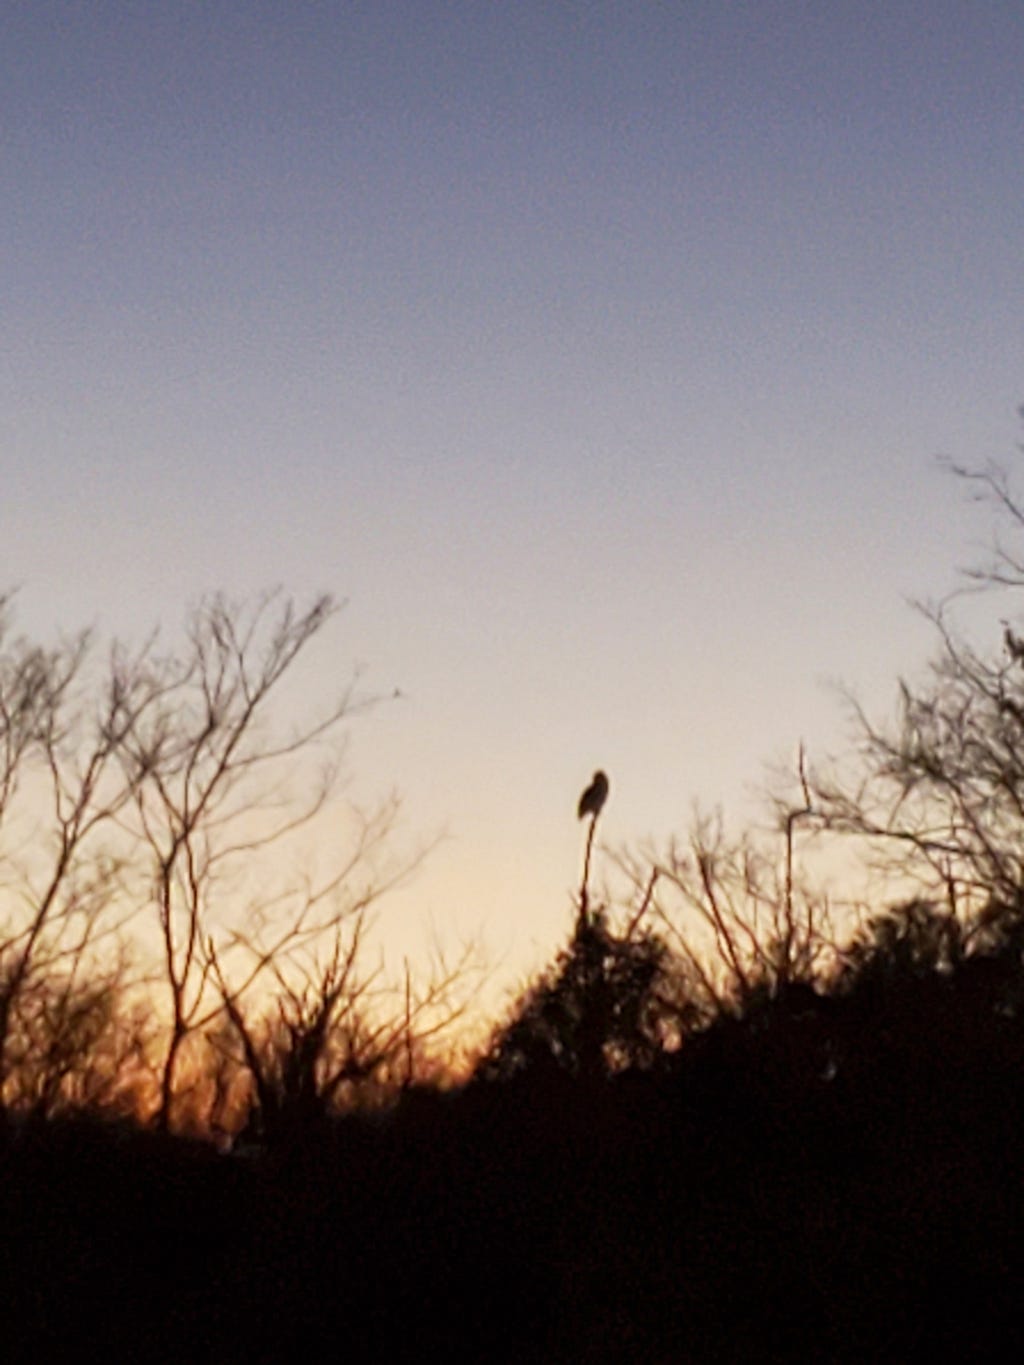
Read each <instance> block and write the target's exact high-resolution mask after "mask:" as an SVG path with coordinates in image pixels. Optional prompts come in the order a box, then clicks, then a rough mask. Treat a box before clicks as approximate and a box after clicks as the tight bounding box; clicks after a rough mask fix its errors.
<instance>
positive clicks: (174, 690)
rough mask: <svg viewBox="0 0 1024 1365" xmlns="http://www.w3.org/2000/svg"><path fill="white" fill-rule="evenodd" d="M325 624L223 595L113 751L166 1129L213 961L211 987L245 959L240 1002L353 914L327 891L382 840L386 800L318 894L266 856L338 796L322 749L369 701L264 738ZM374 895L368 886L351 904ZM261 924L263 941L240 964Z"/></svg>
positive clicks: (204, 1014)
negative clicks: (143, 929) (164, 1004)
mask: <svg viewBox="0 0 1024 1365" xmlns="http://www.w3.org/2000/svg"><path fill="white" fill-rule="evenodd" d="M334 611H335V605H334V603H333V602H332V600H331V599H330V598H329V597H326V596H321V597H318V598H316V599H315V600H314V601H313V602H312V603H311V604H310V606H309V607H307V608H305V609H299V608H297V607H296V606H295V604H294V603H293V602H291V601H290V600H283V599H281V598H279V597H278V596H277V595H275V594H272V595H268V596H264V597H262V598H260V599H259V600H258V601H257V602H256V603H255V604H252V605H248V606H246V605H242V606H236V605H233V604H231V603H229V602H228V601H227V600H226V599H225V598H223V597H220V596H218V597H214V598H211V599H208V600H207V601H205V602H203V603H201V604H200V606H199V607H197V608H196V610H195V611H194V612H193V614H192V616H191V618H190V621H189V624H188V631H187V648H186V651H185V653H184V655H183V656H182V657H180V658H177V657H171V658H168V659H164V660H153V661H152V664H151V667H152V678H153V683H152V686H153V691H154V693H155V695H157V696H158V698H159V701H158V703H157V704H154V705H151V706H149V707H147V708H145V709H143V710H141V711H138V712H136V714H135V715H134V716H133V718H132V720H131V723H130V724H128V725H127V726H126V727H125V731H124V733H123V735H122V738H121V743H120V747H119V756H120V758H121V762H122V767H123V770H124V774H125V782H126V785H127V788H128V790H129V791H130V792H131V797H132V802H131V812H130V818H128V819H126V825H127V826H128V827H129V828H130V830H131V832H132V834H133V836H134V837H135V838H136V839H137V840H138V843H139V846H140V847H141V848H142V849H143V850H145V854H146V857H147V859H148V865H149V869H150V876H151V879H152V880H151V888H152V889H151V893H150V894H151V903H152V905H153V908H154V910H155V915H156V920H157V924H158V927H159V941H160V957H161V963H162V976H163V981H164V986H165V988H166V992H167V997H168V1003H169V1016H170V1024H169V1034H168V1045H167V1050H166V1055H165V1058H164V1062H163V1065H162V1070H161V1099H160V1106H159V1115H158V1116H159V1120H160V1122H161V1123H162V1124H164V1125H167V1124H169V1123H170V1121H171V1111H172V1103H173V1097H174V1088H175V1074H176V1064H177V1061H178V1057H179V1053H180V1051H181V1048H182V1045H183V1043H184V1042H185V1040H186V1038H187V1037H188V1036H189V1035H190V1033H192V1032H193V1031H194V1030H196V1029H200V1028H202V1027H204V1026H205V1025H206V1024H207V1023H209V1022H210V1020H211V1019H213V1017H214V1016H215V1015H216V1013H217V1011H218V1009H219V1008H220V1003H221V994H220V993H218V991H217V990H215V989H213V988H212V984H211V972H212V970H213V967H214V963H215V961H219V964H220V965H219V967H218V973H219V976H218V981H219V984H220V985H221V986H223V985H224V983H225V981H226V977H225V967H224V960H225V957H226V956H229V955H230V954H231V953H232V951H233V950H234V949H236V948H238V947H244V948H245V949H246V950H247V952H248V953H249V954H250V956H251V957H252V958H253V960H252V961H250V963H249V966H248V972H247V976H246V978H245V979H244V980H242V981H241V982H236V983H235V984H234V985H233V986H232V987H231V994H232V996H238V995H240V994H241V993H242V992H243V991H244V990H245V989H246V987H247V986H248V985H249V984H250V983H251V982H252V981H253V980H254V979H255V978H256V977H257V976H258V975H259V974H260V973H261V972H262V971H263V970H264V969H265V968H266V967H267V966H268V965H269V964H271V963H274V962H275V961H277V960H278V959H279V957H280V955H281V954H283V953H285V952H286V951H289V950H291V949H294V948H295V947H297V946H301V945H303V944H306V943H308V942H310V941H313V940H315V939H316V938H318V937H320V936H322V935H323V934H325V933H327V932H328V931H329V930H330V929H331V928H333V927H334V926H335V925H336V924H337V923H338V922H339V920H340V919H341V918H342V917H344V916H345V915H347V914H350V913H352V908H353V907H352V903H351V898H350V899H349V900H339V899H338V897H337V896H336V895H335V893H337V892H338V891H339V889H340V888H342V887H343V885H344V884H345V882H346V880H347V879H349V878H351V877H352V876H354V874H355V872H356V870H357V868H362V865H363V864H364V863H365V862H366V861H367V859H368V857H369V855H370V854H371V852H372V851H373V849H374V848H376V846H377V845H379V843H380V842H381V840H382V839H383V838H384V836H385V835H386V834H387V833H388V832H389V830H390V827H391V823H392V819H393V815H394V806H393V803H388V804H386V805H385V806H384V807H382V808H381V810H380V811H378V812H377V813H376V814H375V815H374V816H373V817H371V818H370V819H369V820H368V821H364V822H363V824H362V828H361V831H360V835H359V836H358V837H357V838H356V840H355V846H354V849H343V851H342V853H341V854H340V856H339V857H337V858H335V859H334V861H333V865H332V866H331V868H330V870H329V871H328V872H327V873H326V874H325V875H324V876H323V877H322V878H321V879H320V881H319V883H317V884H314V883H313V881H312V878H311V877H310V875H309V874H308V873H306V872H303V873H302V874H300V875H299V877H298V878H297V880H296V881H292V882H288V881H286V880H285V881H282V874H276V875H275V873H274V872H273V871H272V870H271V869H270V862H269V859H267V857H266V855H267V854H268V853H269V852H270V851H271V850H272V849H273V850H275V851H280V850H281V848H282V845H284V844H286V842H287V841H289V840H291V839H292V838H293V837H294V836H295V835H297V834H298V833H300V832H302V831H311V830H312V827H313V824H314V821H315V820H316V818H317V817H318V816H319V815H320V814H321V813H322V812H323V811H324V810H325V807H326V804H327V802H328V799H329V798H330V797H331V796H332V795H333V794H334V792H335V785H336V779H337V776H338V762H337V759H338V755H337V751H336V748H335V747H331V746H332V744H333V742H334V741H336V739H337V737H338V732H339V727H340V726H341V723H342V722H343V721H344V720H346V719H347V718H349V717H351V716H352V715H353V714H354V713H355V712H356V711H357V710H358V709H359V708H360V707H364V706H366V705H368V704H370V702H371V700H372V699H370V698H368V697H364V698H357V697H356V696H355V693H354V690H353V685H352V684H350V685H349V686H348V687H347V688H346V689H345V690H344V691H343V692H342V695H341V696H340V698H339V699H338V700H337V701H336V702H335V703H334V704H333V705H332V706H330V707H328V709H327V710H326V711H325V712H324V713H323V714H320V715H318V716H317V717H316V718H315V719H313V720H311V721H308V722H307V723H306V724H304V725H302V726H300V727H299V728H298V729H295V730H293V731H292V732H291V733H290V734H287V735H285V736H283V737H279V736H278V735H277V734H276V732H275V731H274V729H273V726H272V719H273V717H272V714H271V713H272V703H273V701H274V698H275V696H276V694H277V693H278V692H279V690H280V688H281V684H282V681H283V680H284V678H285V677H286V675H287V674H288V673H289V671H290V670H291V669H292V666H293V665H294V664H295V662H296V660H297V659H298V657H299V655H300V654H302V653H303V651H304V650H305V649H306V647H307V646H308V645H309V643H310V642H311V641H312V639H313V638H314V637H315V636H316V635H317V634H318V633H319V632H320V630H321V629H322V627H323V626H324V625H325V624H326V622H327V621H328V620H330V618H331V616H332V615H333V613H334ZM325 746H326V747H325ZM317 754H319V755H320V756H321V758H322V760H323V761H322V762H321V765H320V768H319V771H318V772H317V773H316V775H315V776H314V775H313V774H311V773H310V770H309V763H308V760H309V759H310V758H311V757H314V756H315V755H317ZM300 776H301V779H302V784H303V785H302V787H301V790H299V791H297V789H296V788H297V780H298V777H300ZM338 843H339V845H340V844H342V840H341V838H340V837H339V839H338ZM311 852H312V851H310V856H311ZM261 859H262V861H260V860H261ZM256 865H259V866H262V867H264V868H265V869H267V872H266V874H265V877H264V879H263V881H262V884H261V885H260V887H259V890H258V891H256V892H252V891H250V892H248V893H246V891H245V887H244V883H245V881H246V878H248V881H249V884H250V885H251V884H252V881H253V877H252V872H253V868H254V866H256ZM362 870H363V871H364V875H365V869H362ZM379 891H380V886H379V885H377V884H373V885H371V886H370V887H368V889H367V890H366V892H365V894H363V895H361V896H360V895H359V894H357V895H356V900H363V901H365V900H366V899H367V898H368V897H370V896H371V895H376V894H378V893H379ZM260 925H262V926H269V931H268V934H267V935H265V936H264V937H263V938H262V939H259V940H258V941H259V942H260V945H261V946H260V948H259V950H258V951H256V952H255V953H253V951H252V950H253V945H254V943H256V942H257V936H256V935H255V934H254V926H260Z"/></svg>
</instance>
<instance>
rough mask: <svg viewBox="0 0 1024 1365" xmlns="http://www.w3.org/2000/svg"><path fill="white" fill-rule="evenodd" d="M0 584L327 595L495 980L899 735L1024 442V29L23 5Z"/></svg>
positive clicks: (430, 11)
mask: <svg viewBox="0 0 1024 1365" xmlns="http://www.w3.org/2000/svg"><path fill="white" fill-rule="evenodd" d="M0 64H2V81H0V128H2V143H0V149H2V168H3V169H2V183H3V206H4V207H3V213H2V215H0V243H2V250H0V290H2V301H3V320H4V326H3V335H2V339H0V389H2V401H0V465H2V473H3V480H2V486H0V546H2V552H0V567H2V573H0V583H5V584H20V585H22V587H21V592H20V598H19V620H20V624H21V625H22V627H24V628H25V629H26V630H28V631H30V632H33V633H36V634H39V635H41V636H50V635H52V633H53V632H54V631H55V630H56V629H58V628H63V629H66V630H71V629H74V628H77V627H79V626H82V625H87V624H96V625H98V626H99V627H100V628H101V629H102V630H105V631H111V632H121V633H129V634H130V633H136V634H138V633H141V632H142V631H143V630H144V629H145V628H147V627H148V626H150V625H152V624H153V623H155V622H157V621H160V622H163V623H164V624H165V625H166V626H168V627H171V628H172V627H174V626H175V625H176V624H177V623H178V622H179V621H180V619H181V617H182V615H183V612H184V609H185V607H186V606H187V605H188V603H189V602H190V601H193V600H195V599H196V598H197V597H198V596H199V595H200V594H201V593H202V592H204V591H206V590H209V589H216V588H223V589H226V590H228V591H230V592H232V593H236V594H251V593H254V592H256V591H258V590H259V589H261V588H263V587H266V586H267V585H271V584H276V583H281V584H284V585H285V586H286V587H287V588H288V589H289V590H292V591H294V592H295V593H297V594H299V595H307V594H309V593H311V592H313V591H315V590H316V589H320V588H326V589H329V590H331V591H334V592H336V593H337V594H339V595H340V596H342V597H345V598H347V599H349V606H348V609H347V611H346V613H345V614H344V615H343V617H342V618H341V619H340V620H339V622H338V623H337V626H336V627H335V628H334V629H333V630H332V632H331V634H330V636H329V638H325V640H324V641H323V642H322V643H321V645H320V646H319V647H318V650H317V652H316V653H315V655H312V656H311V657H310V661H309V662H310V671H309V672H307V673H306V674H305V675H304V676H305V678H306V680H307V683H308V686H309V687H310V689H311V691H313V692H314V693H315V692H317V690H318V689H320V690H322V693H323V695H325V696H326V695H329V694H330V693H332V692H333V691H334V690H335V688H336V685H337V684H340V683H341V682H343V681H344V679H345V678H346V677H347V676H348V673H349V670H350V668H351V665H352V663H353V662H354V661H357V660H358V661H360V662H362V663H363V664H365V666H366V674H365V677H366V681H367V683H368V685H370V686H379V687H381V688H382V689H388V690H389V689H390V688H392V687H393V686H395V685H398V686H400V687H401V689H402V690H403V692H404V693H405V694H406V696H405V699H404V700H403V701H401V702H399V703H396V704H395V705H392V706H388V707H385V708H383V709H382V710H380V711H378V712H377V713H375V714H374V715H373V716H372V717H370V718H368V719H365V720H362V721H359V722H358V723H357V724H356V725H355V726H354V728H353V731H352V742H351V749H350V767H351V773H352V787H351V790H352V792H353V794H355V795H357V796H359V797H361V798H362V799H364V800H369V799H372V797H373V796H374V795H375V794H380V793H383V792H386V791H388V790H389V789H391V788H392V787H397V788H398V789H400V790H401V791H402V792H403V793H404V796H405V823H404V833H403V838H404V840H405V841H406V843H407V844H408V845H412V844H413V843H415V841H416V840H417V839H427V838H429V837H431V836H432V835H433V834H434V833H436V832H437V831H439V830H441V829H444V830H446V831H447V834H448V838H447V839H446V841H445V842H444V843H443V844H442V845H441V846H440V848H439V849H438V850H437V851H436V852H435V853H434V855H433V857H432V859H431V860H430V863H429V864H428V867H427V868H426V870H425V871H423V872H422V873H421V874H420V875H419V877H418V879H417V881H416V882H415V883H414V886H413V888H412V890H411V892H409V893H408V894H407V895H406V896H405V897H403V899H402V903H401V914H402V916H403V917H404V921H403V922H404V923H405V924H406V925H407V928H408V932H409V934H410V935H411V936H412V937H413V938H414V937H415V936H416V935H417V934H419V933H420V932H421V930H422V926H423V925H424V924H431V925H433V926H434V928H435V929H436V930H437V931H438V932H439V933H440V934H441V936H442V937H447V936H457V935H459V934H469V933H473V932H477V931H479V932H481V933H482V935H483V937H484V941H485V943H486V945H487V947H488V950H489V951H490V952H491V953H492V955H493V956H494V958H495V959H496V960H497V959H501V961H502V962H503V963H504V964H505V968H506V969H507V970H516V969H519V968H520V967H521V965H522V964H523V963H524V962H526V961H536V960H539V957H540V956H543V954H544V953H546V952H547V951H549V950H550V948H551V947H552V946H553V945H554V943H555V942H556V941H557V939H558V938H559V936H560V935H562V934H563V933H564V932H565V930H566V929H567V927H568V925H569V922H570V917H571V910H570V900H569V897H570V891H571V887H572V885H573V882H574V879H575V877H576V876H577V872H578V865H579V856H580V850H581V841H580V830H579V828H578V826H577V825H576V823H575V820H574V806H575V801H576V798H577V795H578V793H579V791H580V789H581V788H582V786H583V785H584V784H585V782H586V781H587V780H588V779H589V776H590V773H591V771H592V770H593V768H594V767H595V766H597V765H598V764H600V765H603V766H605V767H606V768H607V769H608V771H609V773H610V775H611V779H612V795H611V799H610V801H609V805H608V808H607V812H606V816H605V818H604V820H603V822H602V833H603V835H604V837H605V839H606V840H607V841H608V843H609V844H611V845H613V846H618V845H621V844H624V843H631V844H635V843H636V842H637V841H640V840H642V839H646V838H648V837H653V838H655V839H658V840H661V839H663V838H665V837H666V836H667V835H668V834H669V833H671V832H672V831H676V832H681V831H683V830H685V828H686V826H687V825H688V823H689V820H690V816H691V811H692V806H693V803H694V801H700V802H701V803H702V804H704V805H705V806H713V805H715V804H716V803H721V804H723V805H724V807H725V809H726V812H727V813H728V814H731V815H733V816H734V817H735V818H737V819H738V820H740V821H742V820H745V819H748V818H750V816H751V814H752V813H753V814H756V813H757V811H758V808H757V806H756V805H755V804H754V803H753V801H752V799H751V795H750V793H751V789H752V788H754V787H756V786H757V785H758V784H759V783H760V782H761V781H762V778H763V771H764V764H765V763H766V762H771V761H774V760H779V759H783V760H784V759H785V758H786V757H787V756H788V755H790V754H792V752H793V751H794V748H795V745H796V742H797V741H798V739H799V738H800V737H801V736H802V737H803V738H804V739H805V740H806V741H807V742H808V744H809V746H810V749H811V752H812V755H817V754H820V753H822V752H824V751H825V750H830V749H831V750H841V749H842V748H843V747H844V744H845V739H844V736H845V733H846V722H845V720H844V717H843V713H842V711H841V708H840V706H839V704H838V702H837V699H836V697H835V695H834V694H833V693H832V692H831V691H830V690H829V688H828V687H827V686H826V682H827V680H829V679H836V680H841V681H842V682H844V683H846V684H849V685H850V686H852V687H853V688H855V689H856V690H857V691H858V692H859V693H860V694H861V695H862V696H863V697H864V698H865V699H866V700H867V701H869V702H871V703H875V704H878V705H884V704H885V703H886V702H887V700H888V699H889V698H890V697H891V695H892V692H893V683H894V680H895V677H896V675H897V674H898V673H899V672H900V671H908V670H909V671H913V670H914V669H916V668H918V667H919V666H920V665H921V663H922V662H923V660H924V659H925V657H926V655H927V653H928V650H929V647H930V643H931V637H930V635H929V632H928V630H927V629H926V628H925V626H924V625H923V623H922V622H920V621H919V620H917V619H916V618H915V617H914V615H913V614H912V612H911V611H910V610H909V608H908V607H907V604H906V599H907V598H908V597H909V596H926V595H929V594H939V593H941V592H942V591H943V590H944V589H946V588H948V587H949V586H950V585H951V581H952V573H953V568H954V566H955V564H956V563H957V562H960V561H963V560H964V559H966V558H969V557H970V552H971V546H972V543H973V542H974V541H984V539H985V536H986V533H987V529H988V528H987V523H986V522H985V520H984V518H983V517H982V518H980V519H979V518H978V517H977V516H974V515H973V514H972V513H971V512H970V510H969V509H968V507H967V506H966V504H965V501H964V498H963V495H962V490H958V489H957V487H956V486H955V484H954V483H953V482H952V481H950V480H949V479H948V478H943V477H942V475H941V474H939V473H938V472H937V471H936V469H935V466H934V456H935V455H936V454H938V453H939V452H948V453H951V454H953V455H955V456H957V457H960V458H962V459H964V460H967V461H978V462H982V461H984V460H986V459H988V458H993V457H994V458H1001V459H1007V460H1009V459H1011V458H1012V456H1013V454H1014V452H1015V447H1016V442H1017V440H1018V437H1019V434H1020V432H1019V423H1018V420H1017V417H1016V408H1017V404H1018V403H1019V402H1020V401H1021V400H1022V399H1024V376H1022V369H1021V361H1022V322H1024V268H1022V266H1024V253H1022V247H1024V195H1022V171H1021V168H1022V166H1024V117H1022V103H1021V100H1022V96H1021V72H1022V70H1024V6H1021V5H1019V4H1017V3H1011V2H1009V0H1008V2H1007V3H994V2H990V0H975V2H973V3H972V2H971V0H959V2H958V3H952V2H951V0H915V2H914V3H910V2H909V0H890V2H887V3H885V4H874V3H867V2H866V0H863V2H862V3H842V0H838V3H832V4H828V5H825V4H820V3H815V4H811V3H772V2H771V0H757V2H756V3H743V2H742V0H736V2H734V3H726V0H715V2H714V3H712V2H711V0H694V2H690V3H684V2H683V0H680V2H679V3H667V2H666V3H654V2H653V0H651V3H646V4H635V5H626V4H613V3H586V4H583V3H578V4H575V3H564V4H551V3H529V2H528V0H521V2H520V3H516V4H510V5H500V4H491V3H475V4H474V3H468V0H466V2H463V3H442V2H441V0H438V2H437V3H431V2H430V0H416V2H415V3H413V2H412V0H410V2H409V3H392V2H390V0H379V2H378V3H351V4H342V3H318V4H307V3H297V4H289V5H282V4H279V3H275V4H269V3H259V0H246V2H245V3H230V2H228V0H225V3H219V4H216V5H203V6H199V5H184V4H181V5H174V4H167V5H157V4H155V3H154V4H150V3H134V4H127V3H126V4H115V3H104V2H103V0H98V3H88V4H87V3H70V2H69V3H65V4H51V3H47V2H46V0H37V2H36V3H31V4H28V3H24V4H8V5H5V6H4V7H3V10H2V17H0Z"/></svg>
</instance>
